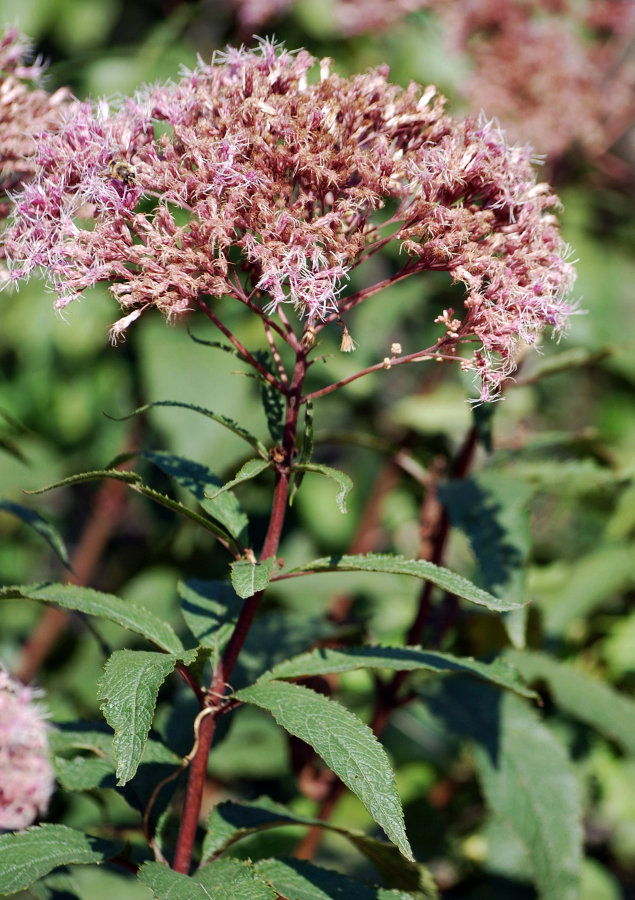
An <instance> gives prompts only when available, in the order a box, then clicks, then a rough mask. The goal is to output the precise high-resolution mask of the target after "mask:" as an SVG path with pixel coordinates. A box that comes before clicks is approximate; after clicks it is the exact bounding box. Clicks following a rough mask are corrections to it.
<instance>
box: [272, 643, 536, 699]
mask: <svg viewBox="0 0 635 900" xmlns="http://www.w3.org/2000/svg"><path fill="white" fill-rule="evenodd" d="M362 668H374V669H391V670H392V671H397V672H399V671H416V670H419V669H423V670H425V671H428V672H439V673H448V672H455V673H467V674H469V675H475V676H476V677H477V678H481V679H483V680H484V681H490V682H493V683H494V684H498V685H499V686H500V687H504V688H509V689H510V690H512V691H514V692H515V693H517V694H520V695H521V696H523V697H536V693H535V691H532V690H530V689H529V688H528V687H526V686H525V684H523V682H522V681H521V679H520V676H519V674H518V672H517V671H516V670H515V669H514V667H513V666H511V665H509V663H507V662H506V661H505V660H504V659H496V660H494V661H493V662H491V663H484V662H479V661H478V660H476V659H472V658H471V657H460V656H452V655H451V654H450V653H439V652H437V651H434V650H423V649H422V648H421V647H348V648H344V649H331V648H330V647H320V648H318V649H317V650H312V651H310V652H309V653H303V654H302V655H301V656H296V657H295V658H293V659H288V660H285V661H284V662H281V663H278V665H276V666H274V667H273V669H271V671H269V672H265V673H264V675H261V676H260V678H259V679H258V681H259V682H262V681H270V680H271V679H274V678H304V677H305V676H307V675H325V674H327V673H330V672H350V671H352V670H353V669H362Z"/></svg>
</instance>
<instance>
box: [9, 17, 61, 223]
mask: <svg viewBox="0 0 635 900" xmlns="http://www.w3.org/2000/svg"><path fill="white" fill-rule="evenodd" d="M28 49H29V48H28V44H27V43H26V42H25V41H24V39H23V38H22V37H21V36H20V34H19V33H18V32H17V31H16V30H15V29H10V30H9V31H7V32H6V33H5V34H4V35H3V36H2V37H0V190H1V191H2V193H4V192H5V191H6V190H7V189H8V188H10V187H12V186H15V185H16V184H18V183H19V182H21V181H23V180H24V179H25V178H26V177H28V176H30V175H31V174H32V173H33V171H34V164H33V161H32V157H33V153H34V151H35V146H36V142H35V137H34V136H35V135H37V134H39V133H40V132H42V131H45V130H46V129H48V128H50V127H51V125H53V124H54V123H55V122H56V121H57V119H58V117H59V115H60V109H61V107H63V106H64V105H65V104H66V103H68V102H69V101H70V91H68V90H67V89H66V88H62V89H60V90H59V91H56V92H55V93H54V94H48V93H47V92H46V91H44V90H42V88H39V87H37V85H38V83H39V82H40V80H41V78H42V74H43V71H44V69H43V66H42V65H41V64H40V63H39V62H38V61H36V62H35V63H32V64H30V65H27V64H26V62H25V59H26V57H27V55H28ZM5 214H6V213H5Z"/></svg>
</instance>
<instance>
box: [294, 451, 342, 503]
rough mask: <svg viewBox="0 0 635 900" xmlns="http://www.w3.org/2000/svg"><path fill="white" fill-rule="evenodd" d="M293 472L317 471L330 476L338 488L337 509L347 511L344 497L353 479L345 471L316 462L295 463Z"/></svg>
mask: <svg viewBox="0 0 635 900" xmlns="http://www.w3.org/2000/svg"><path fill="white" fill-rule="evenodd" d="M293 471H294V472H317V473H318V474H319V475H326V476H327V477H328V478H332V479H333V481H335V482H337V484H338V486H339V490H338V492H337V494H336V497H335V502H336V503H337V505H338V507H339V510H340V512H341V513H347V512H348V507H347V506H346V497H347V495H348V494H349V493H350V491H351V490H352V489H353V481H352V479H351V478H349V476H348V475H347V474H346V473H345V472H340V470H339V469H332V468H331V467H330V466H323V465H320V464H318V463H309V462H306V463H296V464H295V465H294V466H293Z"/></svg>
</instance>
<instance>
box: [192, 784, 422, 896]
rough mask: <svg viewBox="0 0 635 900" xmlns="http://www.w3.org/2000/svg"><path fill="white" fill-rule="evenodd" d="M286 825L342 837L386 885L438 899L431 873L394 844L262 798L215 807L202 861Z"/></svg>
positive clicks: (208, 827) (226, 803)
mask: <svg viewBox="0 0 635 900" xmlns="http://www.w3.org/2000/svg"><path fill="white" fill-rule="evenodd" d="M285 825H304V826H307V827H313V826H318V827H320V828H325V829H327V830H329V831H333V832H335V833H336V834H340V835H341V836H342V837H345V838H347V839H348V840H349V841H350V842H351V843H352V844H354V846H356V847H357V849H358V850H359V851H360V852H361V853H363V854H364V855H365V856H366V857H368V859H370V860H371V861H372V862H373V864H374V865H375V868H376V869H377V871H378V872H379V874H380V875H382V877H383V879H384V881H385V883H386V884H388V885H390V886H391V887H394V888H403V889H404V890H413V891H415V893H417V896H421V897H424V898H426V900H435V898H436V897H438V893H437V891H436V887H435V885H434V878H433V877H432V875H431V873H430V872H429V871H428V870H427V869H425V867H424V866H420V865H418V864H417V863H415V862H412V861H410V860H408V859H406V858H405V857H404V856H403V855H402V854H401V852H400V851H399V850H398V848H397V847H395V845H394V844H389V843H388V842H387V841H383V840H379V839H378V838H372V837H369V836H368V835H366V834H364V833H363V832H361V831H353V830H350V829H347V828H340V827H337V826H335V825H332V824H330V823H329V822H325V821H323V820H321V819H315V818H313V817H311V816H302V815H299V814H298V813H295V812H293V811H292V810H290V809H288V808H287V807H285V806H282V805H281V804H279V803H274V802H273V800H270V799H269V798H268V797H261V798H260V799H259V800H256V801H253V802H252V803H235V802H233V801H231V800H229V801H226V802H224V803H219V804H218V805H217V806H215V807H214V809H213V810H212V812H211V813H210V817H209V819H208V822H207V833H206V835H205V839H204V841H203V851H202V858H203V860H204V861H205V860H208V859H211V858H214V857H216V856H218V855H219V854H221V853H223V852H224V851H225V850H227V849H228V848H229V847H231V846H232V844H234V843H236V842H237V841H239V840H241V839H242V838H244V837H248V836H249V835H251V834H255V833H257V832H260V831H265V830H268V829H271V828H279V827H280V826H285Z"/></svg>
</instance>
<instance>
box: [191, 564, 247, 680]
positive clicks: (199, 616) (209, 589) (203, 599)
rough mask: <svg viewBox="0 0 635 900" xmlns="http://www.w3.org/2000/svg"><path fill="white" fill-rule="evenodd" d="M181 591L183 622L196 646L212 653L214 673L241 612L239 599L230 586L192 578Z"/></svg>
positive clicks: (222, 582) (221, 582) (219, 582)
mask: <svg viewBox="0 0 635 900" xmlns="http://www.w3.org/2000/svg"><path fill="white" fill-rule="evenodd" d="M178 591H179V595H180V597H181V599H182V600H183V604H182V606H181V612H182V613H183V618H184V619H185V621H186V622H187V626H188V628H189V629H190V631H191V632H192V634H193V635H194V637H195V638H196V640H197V642H198V643H199V644H201V645H202V646H203V647H209V648H210V649H211V650H212V655H211V660H212V668H214V669H215V668H216V666H217V665H218V663H219V662H220V657H221V654H222V652H223V650H224V649H225V647H226V646H227V643H228V641H229V639H230V637H231V636H232V632H233V630H234V625H235V624H236V622H237V620H238V616H239V614H240V610H241V608H242V603H241V602H240V598H239V597H238V596H237V595H236V592H235V591H234V589H233V587H232V586H231V584H227V582H224V581H200V580H199V579H197V578H192V579H190V580H189V581H185V582H180V584H179V586H178Z"/></svg>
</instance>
